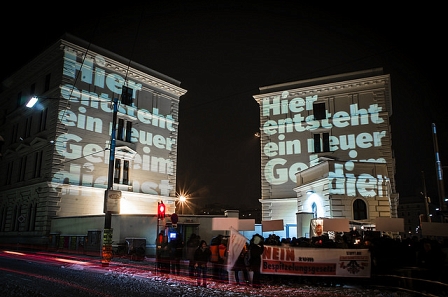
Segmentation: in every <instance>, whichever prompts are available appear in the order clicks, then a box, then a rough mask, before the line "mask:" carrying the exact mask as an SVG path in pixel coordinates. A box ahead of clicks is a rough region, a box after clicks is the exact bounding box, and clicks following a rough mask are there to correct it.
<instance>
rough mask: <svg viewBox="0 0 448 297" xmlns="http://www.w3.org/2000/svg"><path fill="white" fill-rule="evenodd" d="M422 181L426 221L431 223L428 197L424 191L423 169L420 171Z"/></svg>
mask: <svg viewBox="0 0 448 297" xmlns="http://www.w3.org/2000/svg"><path fill="white" fill-rule="evenodd" d="M422 181H423V195H424V196H425V208H426V221H427V222H428V223H431V216H430V215H429V197H428V195H427V193H426V182H425V173H424V172H423V171H422Z"/></svg>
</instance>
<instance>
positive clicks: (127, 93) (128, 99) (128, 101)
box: [121, 86, 133, 105]
mask: <svg viewBox="0 0 448 297" xmlns="http://www.w3.org/2000/svg"><path fill="white" fill-rule="evenodd" d="M132 91H133V90H132V89H131V88H129V87H126V86H123V88H122V90H121V103H122V104H125V105H132Z"/></svg>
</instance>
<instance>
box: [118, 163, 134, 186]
mask: <svg viewBox="0 0 448 297" xmlns="http://www.w3.org/2000/svg"><path fill="white" fill-rule="evenodd" d="M129 165H130V164H129V161H128V160H122V159H115V170H114V183H116V184H123V185H128V184H129V167H130V166H129Z"/></svg>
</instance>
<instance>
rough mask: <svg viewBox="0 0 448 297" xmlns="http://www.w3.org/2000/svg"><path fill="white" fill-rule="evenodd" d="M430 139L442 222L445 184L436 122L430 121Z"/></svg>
mask: <svg viewBox="0 0 448 297" xmlns="http://www.w3.org/2000/svg"><path fill="white" fill-rule="evenodd" d="M432 141H433V146H434V156H435V160H436V175H437V190H438V193H439V205H440V213H441V215H442V223H444V222H445V212H446V211H447V206H446V202H445V185H444V182H443V170H442V162H441V161H440V155H439V144H438V142H437V131H436V124H434V123H432Z"/></svg>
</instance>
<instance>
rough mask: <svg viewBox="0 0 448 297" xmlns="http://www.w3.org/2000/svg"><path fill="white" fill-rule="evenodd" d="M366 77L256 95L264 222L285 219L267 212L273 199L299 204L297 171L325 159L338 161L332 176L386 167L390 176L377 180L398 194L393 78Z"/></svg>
mask: <svg viewBox="0 0 448 297" xmlns="http://www.w3.org/2000/svg"><path fill="white" fill-rule="evenodd" d="M366 73H367V74H366ZM366 73H362V72H360V73H358V74H359V75H358V77H357V76H356V74H353V73H352V74H349V75H339V76H334V77H326V78H319V79H315V80H307V81H300V82H293V83H286V84H282V85H275V86H269V87H265V88H260V90H261V94H260V95H256V96H254V98H255V99H256V101H257V102H258V104H259V105H260V123H261V127H260V132H261V166H262V167H261V175H262V177H261V179H262V180H261V181H262V200H261V202H262V205H263V219H276V218H281V217H282V216H285V215H286V214H285V213H281V212H277V213H273V211H272V210H271V209H268V208H267V206H268V205H271V204H272V203H271V202H270V201H272V202H273V201H279V199H280V200H287V199H290V200H291V201H296V200H297V193H296V191H295V190H294V189H295V188H296V187H297V186H298V184H297V180H296V173H297V172H301V171H303V170H307V169H308V168H311V167H313V166H315V165H316V164H319V163H320V162H323V161H325V160H337V161H339V162H340V164H338V165H336V166H337V168H335V169H334V171H332V172H333V174H334V175H341V174H342V175H344V174H348V175H350V171H351V168H354V164H357V163H363V162H365V163H366V164H367V163H381V164H385V165H387V166H386V167H387V172H386V174H385V176H383V177H379V178H383V179H387V180H388V183H389V182H390V187H391V189H392V192H394V188H395V183H394V161H393V157H392V148H391V135H390V127H389V117H390V115H391V112H392V108H391V98H390V85H389V76H388V75H382V73H381V74H379V73H378V72H376V73H374V74H375V75H370V73H373V72H366ZM358 173H359V174H363V172H358ZM364 173H365V174H366V175H368V174H369V170H367V171H366V172H364ZM375 178H377V177H376V176H375ZM361 179H362V178H361ZM355 185H356V184H355ZM344 190H347V187H345V188H344ZM348 190H349V192H347V193H346V194H348V195H347V196H352V197H365V198H368V197H370V196H371V195H372V192H369V191H363V190H362V187H361V186H360V187H359V188H357V187H356V186H354V187H349V188H348ZM341 191H342V188H337V189H333V193H329V194H330V195H331V194H334V195H341V194H342V193H341ZM382 194H383V192H380V193H379V195H382ZM375 195H377V193H375ZM265 206H266V207H265ZM269 207H270V208H272V207H273V206H269ZM296 211H298V209H297V208H296V209H295V210H290V212H296ZM286 216H287V217H290V214H289V213H288V215H286Z"/></svg>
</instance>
